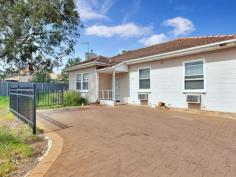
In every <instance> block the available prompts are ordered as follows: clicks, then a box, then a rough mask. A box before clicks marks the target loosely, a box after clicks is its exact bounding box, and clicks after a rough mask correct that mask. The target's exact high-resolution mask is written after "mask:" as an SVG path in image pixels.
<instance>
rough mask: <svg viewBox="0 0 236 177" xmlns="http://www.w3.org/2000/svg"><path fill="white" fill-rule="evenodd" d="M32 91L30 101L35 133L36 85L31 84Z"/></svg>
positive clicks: (34, 132) (34, 131)
mask: <svg viewBox="0 0 236 177" xmlns="http://www.w3.org/2000/svg"><path fill="white" fill-rule="evenodd" d="M32 89H33V90H32V92H33V97H32V102H33V134H34V135H35V134H36V85H35V84H33V88H32Z"/></svg>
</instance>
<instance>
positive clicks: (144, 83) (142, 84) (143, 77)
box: [139, 68, 150, 89]
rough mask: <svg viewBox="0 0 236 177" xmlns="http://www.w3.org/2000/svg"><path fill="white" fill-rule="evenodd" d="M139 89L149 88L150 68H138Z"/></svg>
mask: <svg viewBox="0 0 236 177" xmlns="http://www.w3.org/2000/svg"><path fill="white" fill-rule="evenodd" d="M139 89H150V68H145V69H139Z"/></svg>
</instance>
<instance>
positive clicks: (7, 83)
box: [7, 82, 9, 96]
mask: <svg viewBox="0 0 236 177" xmlns="http://www.w3.org/2000/svg"><path fill="white" fill-rule="evenodd" d="M7 96H9V82H7Z"/></svg>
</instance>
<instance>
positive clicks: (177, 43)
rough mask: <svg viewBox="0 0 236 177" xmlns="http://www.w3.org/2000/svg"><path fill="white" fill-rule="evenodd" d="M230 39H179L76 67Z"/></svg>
mask: <svg viewBox="0 0 236 177" xmlns="http://www.w3.org/2000/svg"><path fill="white" fill-rule="evenodd" d="M231 39H236V34H235V35H217V36H203V37H186V38H179V39H176V40H172V41H169V42H165V43H161V44H156V45H152V46H149V47H146V48H141V49H137V50H132V51H128V52H126V53H124V54H120V55H116V56H114V57H111V58H106V57H102V56H99V57H95V58H92V59H89V60H86V61H83V62H80V63H78V64H77V65H81V64H85V63H89V62H93V61H98V62H104V63H107V64H109V65H110V66H111V65H116V64H118V63H121V62H123V61H127V60H132V59H137V58H142V57H147V56H152V55H158V54H164V53H167V52H174V51H178V50H182V49H188V48H192V47H198V46H203V45H207V44H212V43H216V42H223V41H227V40H231Z"/></svg>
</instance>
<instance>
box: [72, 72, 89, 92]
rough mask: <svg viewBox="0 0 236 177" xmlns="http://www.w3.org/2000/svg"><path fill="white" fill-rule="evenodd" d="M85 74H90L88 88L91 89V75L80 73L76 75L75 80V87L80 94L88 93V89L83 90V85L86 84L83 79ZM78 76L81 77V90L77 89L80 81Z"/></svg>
mask: <svg viewBox="0 0 236 177" xmlns="http://www.w3.org/2000/svg"><path fill="white" fill-rule="evenodd" d="M84 74H88V88H89V73H78V74H76V78H75V83H76V84H75V87H76V90H77V91H79V92H88V89H85V90H84V89H83V83H84V81H83V77H84ZM78 75H80V79H81V84H80V89H77V83H78V80H77V78H78Z"/></svg>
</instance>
